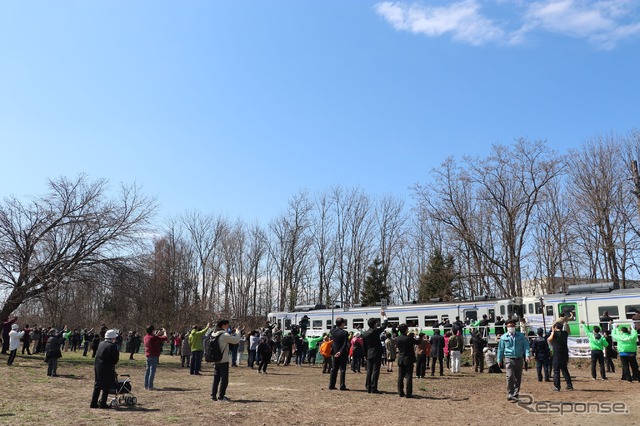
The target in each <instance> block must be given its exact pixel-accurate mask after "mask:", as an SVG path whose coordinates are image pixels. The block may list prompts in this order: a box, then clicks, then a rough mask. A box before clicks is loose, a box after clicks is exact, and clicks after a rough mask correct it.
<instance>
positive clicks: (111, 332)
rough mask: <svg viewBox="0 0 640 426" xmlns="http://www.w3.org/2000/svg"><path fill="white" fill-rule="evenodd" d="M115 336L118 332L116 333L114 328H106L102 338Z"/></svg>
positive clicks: (113, 337)
mask: <svg viewBox="0 0 640 426" xmlns="http://www.w3.org/2000/svg"><path fill="white" fill-rule="evenodd" d="M116 337H118V333H116V331H115V330H107V332H106V333H104V338H105V340H106V339H115V338H116Z"/></svg>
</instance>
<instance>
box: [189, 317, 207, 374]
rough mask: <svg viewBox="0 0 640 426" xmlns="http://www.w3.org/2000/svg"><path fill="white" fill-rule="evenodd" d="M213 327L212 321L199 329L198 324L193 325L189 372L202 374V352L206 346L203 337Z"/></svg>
mask: <svg viewBox="0 0 640 426" xmlns="http://www.w3.org/2000/svg"><path fill="white" fill-rule="evenodd" d="M209 328H211V323H207V326H206V327H205V328H203V329H202V330H200V331H198V326H196V325H194V326H192V327H191V333H189V346H190V347H191V366H190V367H189V374H191V375H194V374H195V375H196V376H199V375H200V370H201V369H202V353H203V350H204V346H203V343H202V338H203V336H204V335H205V333H206V332H207V331H209Z"/></svg>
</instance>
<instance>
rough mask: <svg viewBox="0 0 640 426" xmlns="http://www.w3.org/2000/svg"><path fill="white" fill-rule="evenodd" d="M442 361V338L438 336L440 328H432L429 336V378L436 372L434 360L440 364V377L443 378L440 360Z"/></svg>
mask: <svg viewBox="0 0 640 426" xmlns="http://www.w3.org/2000/svg"><path fill="white" fill-rule="evenodd" d="M443 359H444V337H443V336H442V335H440V328H438V327H433V336H431V376H432V377H433V376H434V374H435V372H436V360H437V361H438V362H439V363H440V375H441V376H444V369H443V366H442V360H443Z"/></svg>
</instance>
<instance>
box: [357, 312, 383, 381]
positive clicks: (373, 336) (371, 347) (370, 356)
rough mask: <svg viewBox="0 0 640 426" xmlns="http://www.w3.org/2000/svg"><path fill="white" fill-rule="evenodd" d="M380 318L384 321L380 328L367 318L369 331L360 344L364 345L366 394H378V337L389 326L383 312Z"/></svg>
mask: <svg viewBox="0 0 640 426" xmlns="http://www.w3.org/2000/svg"><path fill="white" fill-rule="evenodd" d="M380 317H382V320H383V321H384V322H383V323H382V325H380V327H376V325H377V323H378V321H377V320H376V319H375V318H369V320H368V321H367V325H368V326H369V329H368V330H367V331H365V332H364V333H362V342H363V344H364V354H365V356H366V357H367V377H366V380H365V387H366V389H367V393H380V391H379V390H378V379H379V378H380V366H381V365H382V344H381V343H380V335H381V334H382V333H384V330H385V329H386V328H387V326H388V325H389V321H388V320H387V315H386V314H385V312H384V310H382V311H380Z"/></svg>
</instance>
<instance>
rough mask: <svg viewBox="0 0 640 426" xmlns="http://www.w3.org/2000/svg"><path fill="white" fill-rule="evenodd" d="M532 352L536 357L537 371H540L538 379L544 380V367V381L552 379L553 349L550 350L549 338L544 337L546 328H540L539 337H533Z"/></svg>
mask: <svg viewBox="0 0 640 426" xmlns="http://www.w3.org/2000/svg"><path fill="white" fill-rule="evenodd" d="M531 354H532V355H533V357H534V358H535V359H536V372H537V373H538V381H539V382H541V381H542V378H543V377H542V371H543V369H544V381H545V382H550V381H551V378H550V376H551V374H550V370H551V351H550V350H549V343H548V342H547V338H546V337H544V330H543V329H542V328H538V330H537V337H536V338H534V339H533V342H532V344H531Z"/></svg>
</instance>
